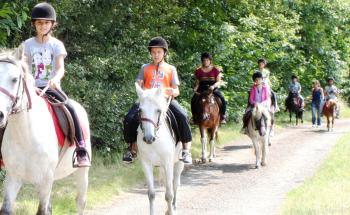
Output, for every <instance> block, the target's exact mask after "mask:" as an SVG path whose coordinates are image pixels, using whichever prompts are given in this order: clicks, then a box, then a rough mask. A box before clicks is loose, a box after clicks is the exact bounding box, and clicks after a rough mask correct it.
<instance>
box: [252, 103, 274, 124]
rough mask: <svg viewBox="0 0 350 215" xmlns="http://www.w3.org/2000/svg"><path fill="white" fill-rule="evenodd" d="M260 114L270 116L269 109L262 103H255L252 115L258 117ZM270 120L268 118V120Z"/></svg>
mask: <svg viewBox="0 0 350 215" xmlns="http://www.w3.org/2000/svg"><path fill="white" fill-rule="evenodd" d="M262 115H264V116H265V117H267V118H270V113H269V110H268V109H267V108H266V107H265V106H264V105H262V104H257V108H254V109H253V112H252V117H257V118H260V117H261V116H262ZM268 122H270V120H268Z"/></svg>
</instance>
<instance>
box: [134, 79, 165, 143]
mask: <svg viewBox="0 0 350 215" xmlns="http://www.w3.org/2000/svg"><path fill="white" fill-rule="evenodd" d="M135 87H136V92H137V95H138V97H139V102H140V106H139V109H140V110H139V115H140V126H141V129H142V133H143V140H144V141H145V142H146V143H149V144H150V143H152V142H153V141H155V138H156V133H157V130H158V126H159V123H160V120H161V117H162V113H163V112H164V111H165V109H166V102H165V98H164V96H163V94H162V91H161V89H147V90H143V89H142V88H141V87H140V86H139V85H138V84H135Z"/></svg>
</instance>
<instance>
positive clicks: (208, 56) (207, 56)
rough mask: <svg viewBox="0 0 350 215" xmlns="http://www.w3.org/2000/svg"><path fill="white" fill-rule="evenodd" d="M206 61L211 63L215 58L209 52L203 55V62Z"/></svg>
mask: <svg viewBox="0 0 350 215" xmlns="http://www.w3.org/2000/svg"><path fill="white" fill-rule="evenodd" d="M204 59H209V60H210V61H212V60H213V57H212V56H211V54H209V53H208V52H204V53H202V55H201V61H202V62H203V61H204Z"/></svg>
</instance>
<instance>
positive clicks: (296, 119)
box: [295, 112, 298, 126]
mask: <svg viewBox="0 0 350 215" xmlns="http://www.w3.org/2000/svg"><path fill="white" fill-rule="evenodd" d="M295 125H296V126H298V112H295Z"/></svg>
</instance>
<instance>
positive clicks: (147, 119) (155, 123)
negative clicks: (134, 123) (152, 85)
mask: <svg viewBox="0 0 350 215" xmlns="http://www.w3.org/2000/svg"><path fill="white" fill-rule="evenodd" d="M171 100H172V97H169V99H168V102H167V107H168V108H169V105H170V102H171ZM138 114H139V120H140V122H149V123H151V124H152V125H153V126H154V128H155V130H156V132H157V131H158V130H159V127H160V117H161V115H162V111H159V114H158V119H157V122H155V121H153V120H152V119H150V118H147V117H141V110H139V113H138ZM140 127H141V130H142V131H143V130H144V129H143V126H142V123H140Z"/></svg>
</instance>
